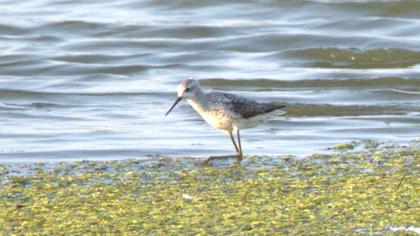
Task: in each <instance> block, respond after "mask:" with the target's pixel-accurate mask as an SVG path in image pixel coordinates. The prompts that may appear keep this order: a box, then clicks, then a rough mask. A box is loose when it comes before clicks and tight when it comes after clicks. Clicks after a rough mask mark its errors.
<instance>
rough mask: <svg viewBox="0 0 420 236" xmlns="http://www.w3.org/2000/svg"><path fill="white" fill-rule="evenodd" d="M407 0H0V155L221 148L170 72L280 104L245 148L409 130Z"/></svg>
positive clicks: (309, 144) (305, 147)
mask: <svg viewBox="0 0 420 236" xmlns="http://www.w3.org/2000/svg"><path fill="white" fill-rule="evenodd" d="M419 12H420V1H334V2H332V1H301V0H299V1H261V2H254V1H231V2H229V3H225V2H224V1H133V0H123V1H117V2H115V3H104V2H103V1H89V2H87V1H51V0H38V1H35V0H32V1H0V16H1V18H2V21H1V23H0V162H14V161H57V160H59V161H61V160H80V159H107V160H108V159H124V158H142V157H144V156H149V155H165V156H170V157H177V156H206V155H219V154H229V153H232V152H233V147H232V146H231V143H230V141H229V139H228V137H226V136H225V135H224V134H223V133H220V132H218V131H216V130H214V129H212V128H211V127H209V126H207V125H206V124H205V123H204V122H203V121H202V120H201V119H200V117H199V116H198V115H197V114H196V113H195V112H194V111H193V110H192V108H190V107H189V106H188V105H187V104H186V103H183V104H181V106H179V107H177V108H176V109H175V110H174V111H173V112H172V113H171V114H170V115H169V116H168V117H164V114H165V112H166V111H167V109H168V108H169V107H170V105H172V103H173V100H174V99H175V97H176V93H175V91H176V85H177V84H178V83H179V81H180V80H182V79H185V78H188V77H193V78H196V79H199V80H200V82H201V83H202V85H203V87H204V88H206V89H217V90H223V91H231V92H233V93H236V94H241V95H246V96H249V97H252V98H255V99H258V100H260V101H282V102H285V103H287V104H289V107H288V115H287V117H285V118H279V119H275V120H273V121H272V122H270V123H268V124H265V125H262V126H259V127H258V128H255V129H252V130H245V131H243V132H242V139H243V146H244V147H243V148H244V151H245V153H246V154H259V155H283V154H296V155H305V154H308V153H313V152H317V151H322V150H324V149H325V148H326V147H328V146H331V145H333V144H335V143H338V142H350V141H356V140H363V139H377V140H380V141H386V140H391V141H393V142H398V143H406V142H407V141H409V140H412V139H414V138H418V137H420V136H419V134H420V15H419Z"/></svg>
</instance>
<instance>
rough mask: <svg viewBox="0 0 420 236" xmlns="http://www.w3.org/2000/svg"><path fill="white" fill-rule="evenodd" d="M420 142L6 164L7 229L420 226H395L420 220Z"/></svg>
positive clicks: (1, 224) (248, 230)
mask: <svg viewBox="0 0 420 236" xmlns="http://www.w3.org/2000/svg"><path fill="white" fill-rule="evenodd" d="M419 142H420V141H419V140H416V141H413V142H412V143H411V144H410V145H409V146H406V147H395V146H392V147H389V146H388V147H387V146H386V145H380V144H378V143H376V142H365V143H352V144H343V145H341V144H340V145H336V146H335V147H334V148H333V149H334V151H332V153H330V154H314V155H312V156H309V157H306V158H303V159H299V160H298V159H296V158H294V157H290V156H285V157H259V156H248V157H246V158H245V160H244V161H243V162H242V163H241V164H238V163H236V162H234V161H226V162H217V163H215V165H214V166H213V167H203V166H201V165H200V164H199V163H200V161H201V160H199V159H195V158H181V159H176V160H173V159H170V158H164V157H155V158H150V159H147V160H124V161H84V162H66V163H33V164H3V165H0V200H1V201H0V233H1V234H2V235H3V234H4V235H15V234H17V235H21V234H32V235H64V234H69V235H74V234H88V233H91V234H104V233H107V234H126V235H192V234H201V235H207V234H209V235H226V234H229V235H230V234H233V235H261V234H263V235H264V234H274V233H276V234H293V235H296V234H297V235H314V234H315V235H316V234H330V235H335V234H358V233H360V234H366V233H379V234H384V233H386V234H401V233H404V234H413V235H415V233H414V232H413V231H391V230H390V228H391V227H394V226H395V227H407V226H414V227H420V202H419V199H420V181H419V180H420V148H419ZM361 147H362V148H361ZM401 180H403V181H402V183H401V184H400V182H401ZM399 185H400V186H399Z"/></svg>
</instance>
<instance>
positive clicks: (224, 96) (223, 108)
mask: <svg viewBox="0 0 420 236" xmlns="http://www.w3.org/2000/svg"><path fill="white" fill-rule="evenodd" d="M182 98H185V99H187V101H188V103H189V104H190V105H191V106H192V107H193V108H194V109H195V110H196V111H197V112H198V113H199V114H200V115H201V117H203V119H204V120H205V121H206V122H207V123H208V124H209V125H211V126H213V127H214V128H216V129H220V130H222V131H224V132H226V133H227V134H228V135H229V137H230V139H231V140H232V143H233V146H234V147H235V150H236V155H228V156H212V157H209V158H208V159H207V160H206V161H205V163H206V164H208V163H209V162H211V161H212V160H215V159H224V158H231V157H236V158H238V160H241V159H242V145H241V136H240V135H239V131H240V130H241V129H246V128H253V127H255V126H257V125H259V124H261V123H263V122H265V121H267V120H269V119H270V118H272V117H274V116H278V115H280V114H282V113H284V111H282V109H283V108H284V107H285V106H284V105H282V104H278V103H274V102H273V103H260V102H257V101H255V100H252V99H249V98H245V97H241V96H238V95H234V94H230V93H222V92H215V91H211V92H208V93H206V92H204V91H203V90H202V89H201V87H200V84H199V83H198V82H197V81H196V80H193V79H187V80H183V81H182V82H181V83H180V84H179V85H178V98H177V99H176V101H175V103H174V104H173V105H172V107H171V108H170V109H169V110H168V112H167V113H166V114H165V116H167V115H168V114H169V112H171V111H172V109H173V108H174V107H175V106H176V105H177V104H178V103H179V102H180V101H181V100H182ZM232 132H236V135H237V139H238V144H239V145H237V144H236V142H235V139H234V137H233V135H232Z"/></svg>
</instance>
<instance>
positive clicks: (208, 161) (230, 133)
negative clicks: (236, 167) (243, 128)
mask: <svg viewBox="0 0 420 236" xmlns="http://www.w3.org/2000/svg"><path fill="white" fill-rule="evenodd" d="M238 134H239V133H238ZM229 137H230V140H232V143H233V146H234V147H235V150H236V155H226V156H211V157H209V158H207V160H205V161H204V165H208V164H209V163H210V162H211V161H213V160H221V159H227V158H238V160H239V161H240V160H242V148H241V149H239V148H238V145H236V142H235V139H234V138H233V135H232V131H230V132H229ZM238 137H239V136H238Z"/></svg>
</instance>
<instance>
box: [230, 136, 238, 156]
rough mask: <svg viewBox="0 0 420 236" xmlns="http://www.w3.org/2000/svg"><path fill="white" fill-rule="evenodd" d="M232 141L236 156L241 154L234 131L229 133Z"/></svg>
mask: <svg viewBox="0 0 420 236" xmlns="http://www.w3.org/2000/svg"><path fill="white" fill-rule="evenodd" d="M229 136H230V140H232V143H233V146H235V150H236V154H239V148H238V146H237V145H236V142H235V139H234V138H233V135H232V131H230V132H229Z"/></svg>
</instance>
